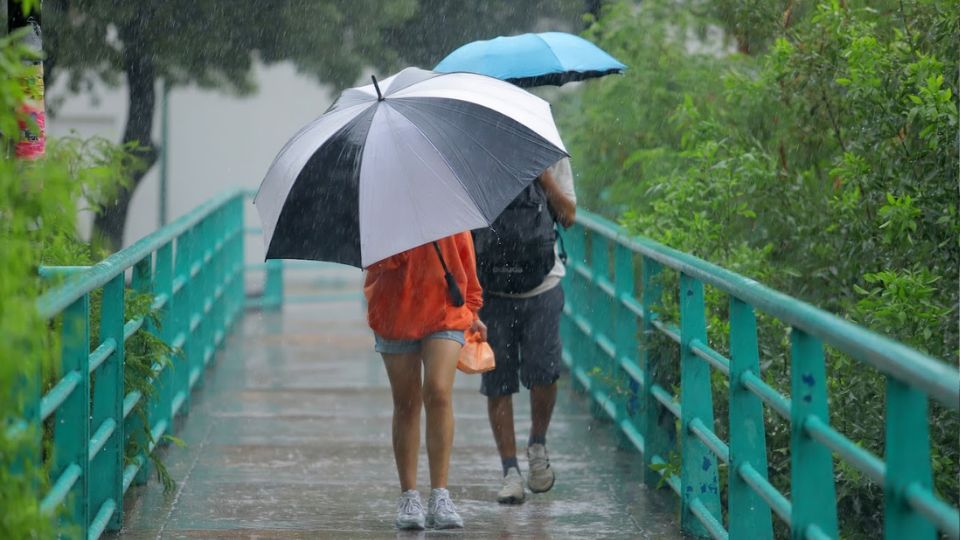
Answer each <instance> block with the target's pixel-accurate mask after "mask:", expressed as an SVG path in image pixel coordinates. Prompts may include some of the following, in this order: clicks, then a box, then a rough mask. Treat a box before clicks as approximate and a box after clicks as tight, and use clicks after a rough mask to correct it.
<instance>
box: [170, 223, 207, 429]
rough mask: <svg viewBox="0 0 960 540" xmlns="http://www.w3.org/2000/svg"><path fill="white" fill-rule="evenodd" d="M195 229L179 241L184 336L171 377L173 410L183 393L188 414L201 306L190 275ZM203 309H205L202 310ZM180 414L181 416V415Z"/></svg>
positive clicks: (176, 262) (178, 316)
mask: <svg viewBox="0 0 960 540" xmlns="http://www.w3.org/2000/svg"><path fill="white" fill-rule="evenodd" d="M196 245H197V241H196V228H190V229H187V230H186V231H184V233H183V234H182V235H180V237H179V238H177V254H176V257H175V258H174V263H173V264H174V271H173V274H174V275H175V276H177V277H178V278H181V277H182V278H183V280H184V281H183V287H182V288H181V289H180V293H179V295H178V296H177V303H176V308H177V310H176V312H175V313H176V314H175V315H174V317H175V319H176V320H177V321H178V322H177V326H178V327H179V332H178V334H179V335H182V336H183V345H182V350H181V351H180V357H179V361H178V362H175V363H174V366H173V367H174V370H173V371H174V373H173V375H172V376H171V377H170V382H171V386H172V388H171V390H170V395H171V407H172V405H173V403H172V401H173V397H174V396H176V395H177V394H179V393H180V392H184V400H183V402H182V404H181V405H180V411H182V412H183V414H186V413H187V411H189V410H190V398H189V394H190V377H191V376H192V372H193V370H194V369H195V367H194V366H195V364H196V363H197V338H196V336H195V334H196V329H195V328H194V327H193V314H194V311H195V310H196V309H197V304H198V303H199V295H198V294H197V283H196V281H194V277H193V276H192V275H191V274H192V272H193V263H194V261H195V260H196V258H197V256H196V253H197V249H196ZM201 307H202V306H201ZM180 411H178V412H180Z"/></svg>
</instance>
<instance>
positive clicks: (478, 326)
mask: <svg viewBox="0 0 960 540" xmlns="http://www.w3.org/2000/svg"><path fill="white" fill-rule="evenodd" d="M468 331H469V332H476V333H478V334H480V337H481V338H482V339H483V340H484V341H486V340H487V325H485V324H483V321H481V320H480V319H474V320H473V324H471V325H470V330H468Z"/></svg>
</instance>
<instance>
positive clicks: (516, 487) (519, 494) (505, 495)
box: [497, 467, 527, 504]
mask: <svg viewBox="0 0 960 540" xmlns="http://www.w3.org/2000/svg"><path fill="white" fill-rule="evenodd" d="M526 495H527V494H526V491H525V490H524V489H523V476H521V475H520V471H518V470H517V468H516V467H510V468H509V469H508V470H507V474H506V475H504V477H503V484H501V485H500V491H499V492H498V493H497V502H498V503H500V504H520V503H522V502H523V500H524V499H525V498H526Z"/></svg>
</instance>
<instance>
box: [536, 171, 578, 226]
mask: <svg viewBox="0 0 960 540" xmlns="http://www.w3.org/2000/svg"><path fill="white" fill-rule="evenodd" d="M537 181H538V182H540V186H541V187H542V188H543V191H544V192H545V193H546V194H547V204H548V205H549V206H550V211H551V212H553V215H554V216H555V217H556V218H557V222H559V223H560V225H563V227H564V228H569V227H570V226H571V225H573V220H574V218H575V217H576V216H577V203H575V202H574V201H573V199H571V198H570V197H568V196H567V195H565V194H564V193H563V191H562V190H561V189H560V185H559V184H558V183H557V180H556V179H555V178H554V177H553V173H551V172H550V169H547V170H545V171H543V174H541V175H540V177H539V178H537Z"/></svg>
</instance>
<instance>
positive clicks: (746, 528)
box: [562, 211, 960, 539]
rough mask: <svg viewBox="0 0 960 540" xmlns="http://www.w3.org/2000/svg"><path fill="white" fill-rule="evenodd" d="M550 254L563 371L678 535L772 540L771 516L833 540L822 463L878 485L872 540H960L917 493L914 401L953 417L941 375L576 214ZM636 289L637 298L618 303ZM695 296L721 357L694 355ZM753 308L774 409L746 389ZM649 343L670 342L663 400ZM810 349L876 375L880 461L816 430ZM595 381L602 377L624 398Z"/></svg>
mask: <svg viewBox="0 0 960 540" xmlns="http://www.w3.org/2000/svg"><path fill="white" fill-rule="evenodd" d="M565 241H566V247H567V250H568V252H569V255H570V264H569V269H570V270H569V271H568V274H567V278H566V282H565V286H566V289H567V305H566V307H565V308H564V314H565V316H564V319H563V330H562V331H563V333H564V336H565V340H564V342H565V343H566V344H567V345H568V347H567V348H565V350H564V360H565V361H566V362H567V364H568V365H569V366H570V368H571V370H572V372H573V373H574V375H575V377H576V380H577V381H579V384H581V385H582V386H583V387H585V389H586V390H588V391H589V392H590V394H591V395H592V397H593V399H594V400H595V401H596V402H597V404H598V407H599V408H601V409H602V410H603V411H605V412H606V414H607V415H608V416H609V417H610V418H611V419H612V420H613V422H614V423H616V424H617V425H618V426H619V427H620V429H621V430H622V431H623V433H624V435H625V436H626V438H627V439H629V440H630V441H631V442H632V443H633V445H634V446H636V448H637V449H639V450H640V452H641V453H642V454H643V459H644V463H645V465H646V466H647V467H649V468H651V469H655V470H660V471H662V472H663V478H662V480H664V481H665V482H666V483H667V484H668V485H669V486H670V487H671V488H672V489H673V491H674V492H676V494H677V495H678V497H679V499H680V507H681V514H680V520H681V526H682V528H683V529H684V530H685V531H687V532H689V533H692V534H694V535H697V536H707V535H709V536H712V537H714V538H727V537H732V538H736V539H739V538H750V539H763V538H772V537H773V527H772V517H771V511H772V513H773V514H776V515H777V516H778V517H779V518H780V519H782V520H783V521H784V522H785V523H786V524H787V525H788V526H789V527H790V529H791V531H792V532H791V535H792V537H793V538H837V536H838V530H837V513H836V503H835V501H836V493H835V487H834V468H833V458H834V456H836V457H838V458H839V459H842V460H845V461H846V462H847V463H848V464H849V465H851V466H852V467H854V468H856V469H858V470H859V471H861V472H862V473H864V474H865V475H866V476H868V477H869V478H871V479H872V480H873V481H875V482H877V483H878V485H881V486H883V488H884V496H885V499H884V506H885V508H884V530H885V536H886V537H887V538H891V539H898V538H929V539H932V538H936V536H937V532H936V531H938V530H939V531H940V532H941V533H942V534H944V535H946V536H947V537H949V538H954V539H956V538H958V537H960V514H958V511H957V507H956V506H953V504H955V501H953V502H952V504H948V503H946V502H944V501H942V500H940V499H939V498H937V497H936V496H935V494H934V493H933V490H932V473H931V459H930V437H929V428H928V415H927V410H928V400H929V398H933V399H936V400H937V401H939V402H941V403H943V404H944V405H946V406H947V407H949V408H952V409H954V410H957V409H958V408H960V373H958V371H957V369H955V368H953V367H951V366H948V365H946V364H944V363H943V362H939V361H937V360H935V359H933V358H931V357H928V356H926V355H924V354H922V353H919V352H917V351H916V350H913V349H911V348H909V347H906V346H904V345H902V344H900V343H897V342H894V341H892V340H890V339H887V338H884V337H882V336H880V335H877V334H875V333H872V332H870V331H867V330H865V329H863V328H861V327H859V326H856V325H854V324H851V323H850V322H848V321H845V320H842V319H840V318H838V317H835V316H833V315H831V314H829V313H826V312H824V311H822V310H819V309H817V308H815V307H813V306H811V305H809V304H806V303H803V302H800V301H798V300H796V299H794V298H791V297H789V296H786V295H784V294H781V293H778V292H776V291H774V290H771V289H768V288H766V287H764V286H763V285H761V284H759V283H757V282H756V281H753V280H750V279H747V278H744V277H742V276H739V275H737V274H735V273H733V272H730V271H727V270H724V269H723V268H720V267H718V266H715V265H713V264H710V263H708V262H705V261H703V260H700V259H697V258H696V257H693V256H691V255H688V254H685V253H682V252H679V251H676V250H673V249H670V248H668V247H666V246H663V245H660V244H657V243H655V242H652V241H650V240H647V239H644V238H639V237H635V236H630V235H628V234H626V233H625V232H624V231H623V230H622V229H621V228H620V227H618V226H617V225H615V224H613V223H611V222H609V221H607V220H605V219H603V218H600V217H599V216H596V215H593V214H590V213H589V212H584V211H578V217H577V224H576V225H575V226H574V227H573V228H572V229H571V230H570V231H569V232H568V233H567V234H566V235H565ZM588 248H589V253H587V249H588ZM611 261H612V263H613V268H611V264H610V263H611ZM638 261H639V264H636V263H637V262H638ZM668 270H672V271H674V272H676V273H677V274H679V279H678V280H677V281H678V289H677V291H676V299H677V302H678V304H679V306H678V307H679V325H674V324H670V323H667V322H665V321H664V320H662V318H661V317H658V312H660V311H661V309H662V307H663V306H662V302H663V298H664V294H663V293H664V290H663V283H664V281H665V280H664V279H662V276H663V274H664V273H665V272H666V271H668ZM638 276H639V281H640V293H639V298H638V297H637V296H636V295H635V293H634V291H635V286H636V280H637V278H638ZM704 285H709V286H710V287H712V288H714V289H716V290H718V291H722V293H724V294H725V295H726V296H727V297H728V298H729V346H730V357H729V358H727V357H725V356H723V355H722V354H720V353H718V352H717V351H716V350H714V349H712V348H711V347H710V345H709V343H708V339H707V332H706V320H705V305H704ZM756 311H760V312H763V313H766V314H767V315H770V316H772V317H775V318H776V319H779V320H780V321H782V322H783V323H785V324H786V325H788V326H789V328H790V330H791V331H790V340H791V388H790V396H789V397H788V396H784V395H782V394H781V393H779V392H778V391H776V390H775V389H774V388H772V387H771V386H769V385H768V384H766V383H765V382H764V380H763V378H762V376H761V373H760V368H759V353H758V343H757V323H756ZM658 334H660V335H662V336H666V338H667V339H669V340H671V341H673V342H675V343H676V344H677V345H679V349H680V355H679V356H680V358H679V376H680V384H679V386H680V394H679V396H675V395H673V393H672V392H671V391H670V390H668V389H667V388H664V387H663V386H662V383H661V381H662V376H661V375H660V373H662V371H663V370H664V369H667V368H669V367H671V366H667V365H666V360H665V359H664V358H662V357H661V354H660V353H661V352H662V350H663V349H662V348H658V347H654V346H653V344H654V343H655V340H656V339H657V335H658ZM825 345H829V346H831V347H833V348H835V349H837V350H839V351H841V352H843V353H846V354H847V355H849V356H850V357H852V358H854V359H855V360H857V361H860V362H862V363H863V364H864V365H865V366H870V367H872V368H875V369H877V370H879V371H880V372H881V373H883V374H884V375H885V377H886V418H885V424H886V435H885V456H884V459H881V458H879V457H877V456H875V455H874V454H872V453H870V452H868V451H866V450H864V449H863V448H861V447H859V446H858V445H856V444H855V443H853V442H852V441H850V440H849V439H847V438H846V437H845V436H844V435H843V434H841V433H839V432H838V431H837V430H836V429H834V428H833V427H831V425H830V420H829V415H828V408H827V405H828V401H827V392H826V386H827V385H826V383H827V380H826V375H825V367H824V346H825ZM711 370H715V371H718V372H720V373H722V374H723V375H724V376H726V377H728V378H729V391H728V395H727V398H728V399H729V407H728V409H729V419H728V421H729V433H730V440H729V441H723V440H721V439H720V437H718V436H717V434H716V433H715V432H714V430H713V426H714V418H713V411H714V408H713V397H712V390H711V380H710V379H711ZM603 373H614V374H616V376H617V377H620V378H622V379H623V380H624V381H626V385H625V386H626V388H623V387H622V386H623V385H621V384H620V383H619V382H617V380H618V379H617V377H613V376H611V377H608V378H607V379H605V378H604V377H603V376H600V375H601V374H603ZM764 406H766V407H768V408H769V409H771V410H773V411H774V412H775V413H776V414H778V415H780V416H781V417H782V418H783V419H785V420H786V421H788V422H789V423H790V432H791V438H790V449H789V450H790V456H791V458H790V459H791V462H790V476H791V478H790V490H791V494H790V495H791V498H790V499H787V497H785V496H784V495H783V494H782V493H781V492H780V491H778V490H777V489H776V488H775V487H774V486H773V485H771V483H770V482H769V481H768V479H767V462H766V459H767V448H766V437H765V432H764V414H765V408H764ZM677 422H679V424H677ZM677 425H678V427H675V426H677ZM678 433H679V436H677V434H678ZM673 453H676V454H678V455H679V458H680V467H679V472H671V469H670V468H669V467H666V465H667V463H668V462H669V461H670V456H671V454H673ZM718 459H719V460H720V461H722V462H724V463H726V464H728V466H729V469H728V481H727V490H728V491H727V494H728V500H727V515H728V520H727V521H728V526H729V530H727V529H726V528H725V527H724V525H723V517H722V512H721V503H720V501H721V497H720V491H721V486H720V484H719V481H718V473H717V460H718ZM647 477H648V478H649V480H650V482H652V484H654V485H656V484H657V483H658V482H659V481H660V478H659V476H658V475H656V474H648V475H647Z"/></svg>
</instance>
